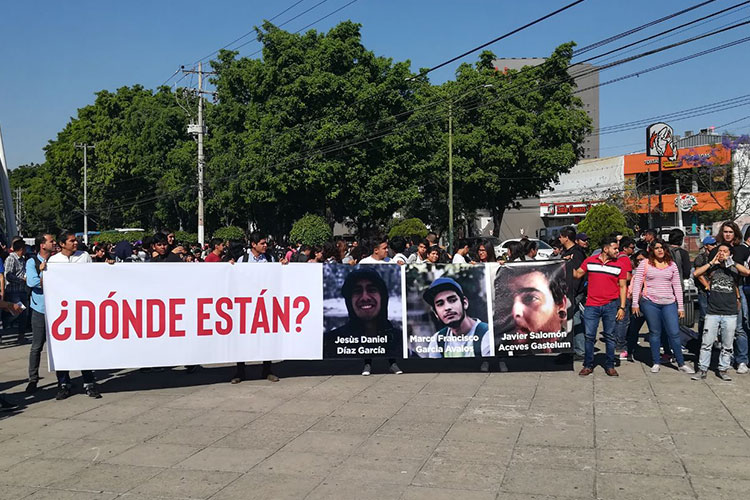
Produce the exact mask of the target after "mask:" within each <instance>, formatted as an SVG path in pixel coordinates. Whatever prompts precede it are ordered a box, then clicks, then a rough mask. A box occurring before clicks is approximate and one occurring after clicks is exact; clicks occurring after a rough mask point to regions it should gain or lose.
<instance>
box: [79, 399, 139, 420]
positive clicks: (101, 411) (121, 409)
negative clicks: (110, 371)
mask: <svg viewBox="0 0 750 500" xmlns="http://www.w3.org/2000/svg"><path fill="white" fill-rule="evenodd" d="M151 408H153V406H150V405H141V406H138V405H130V404H127V403H125V402H122V403H111V404H104V405H101V406H97V407H96V408H93V409H91V410H89V411H86V412H83V413H80V414H78V415H76V418H77V419H78V420H90V421H92V422H112V423H122V422H130V421H132V420H133V419H134V418H136V417H137V416H138V415H141V414H143V413H146V412H147V411H149V410H150V409H151Z"/></svg>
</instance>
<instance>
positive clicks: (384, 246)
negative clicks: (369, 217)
mask: <svg viewBox="0 0 750 500" xmlns="http://www.w3.org/2000/svg"><path fill="white" fill-rule="evenodd" d="M386 257H388V238H386V237H384V236H381V237H379V238H375V239H373V240H372V254H371V255H369V256H368V257H365V258H364V259H362V260H360V261H359V263H360V264H388V262H387V261H386V260H385V258H386Z"/></svg>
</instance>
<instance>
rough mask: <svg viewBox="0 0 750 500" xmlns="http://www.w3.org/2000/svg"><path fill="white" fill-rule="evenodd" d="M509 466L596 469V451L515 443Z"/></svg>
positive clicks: (540, 468) (542, 468) (544, 468)
mask: <svg viewBox="0 0 750 500" xmlns="http://www.w3.org/2000/svg"><path fill="white" fill-rule="evenodd" d="M510 467H518V468H533V467H538V468H539V470H546V469H563V470H596V453H595V450H593V449H588V448H576V447H554V446H525V445H522V444H520V443H519V444H518V445H516V447H515V448H513V457H512V459H511V461H510Z"/></svg>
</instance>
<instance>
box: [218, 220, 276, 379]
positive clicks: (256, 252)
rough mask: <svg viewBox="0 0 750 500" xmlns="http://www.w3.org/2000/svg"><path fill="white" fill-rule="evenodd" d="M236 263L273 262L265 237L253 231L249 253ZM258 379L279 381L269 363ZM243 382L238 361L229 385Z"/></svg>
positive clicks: (243, 370)
mask: <svg viewBox="0 0 750 500" xmlns="http://www.w3.org/2000/svg"><path fill="white" fill-rule="evenodd" d="M237 262H238V263H240V262H247V263H250V264H253V263H255V264H257V263H263V262H275V259H274V258H273V255H271V254H270V253H269V252H268V240H267V239H266V237H265V236H263V233H261V232H260V231H255V232H253V233H252V234H251V235H250V251H249V252H247V254H245V255H244V257H240V259H239V260H238V261H237ZM281 263H282V264H286V263H287V260H286V259H281ZM260 378H265V379H268V380H269V381H270V382H278V381H279V377H278V376H277V375H275V374H274V373H273V371H272V364H271V362H270V361H264V362H263V368H262V369H261V373H260ZM243 380H245V363H244V362H242V361H240V362H239V363H237V371H236V372H235V374H234V376H233V377H232V380H231V381H230V383H232V384H239V383H240V382H242V381H243Z"/></svg>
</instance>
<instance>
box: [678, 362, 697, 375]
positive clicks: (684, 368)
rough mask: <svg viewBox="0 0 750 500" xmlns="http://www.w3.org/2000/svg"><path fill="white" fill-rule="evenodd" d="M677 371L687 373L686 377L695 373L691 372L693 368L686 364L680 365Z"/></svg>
mask: <svg viewBox="0 0 750 500" xmlns="http://www.w3.org/2000/svg"><path fill="white" fill-rule="evenodd" d="M678 370H680V371H681V372H682V373H687V374H688V375H692V374H693V373H695V370H693V368H692V367H691V366H688V365H687V364H684V365H682V366H681V367H679V368H678Z"/></svg>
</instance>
